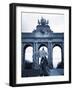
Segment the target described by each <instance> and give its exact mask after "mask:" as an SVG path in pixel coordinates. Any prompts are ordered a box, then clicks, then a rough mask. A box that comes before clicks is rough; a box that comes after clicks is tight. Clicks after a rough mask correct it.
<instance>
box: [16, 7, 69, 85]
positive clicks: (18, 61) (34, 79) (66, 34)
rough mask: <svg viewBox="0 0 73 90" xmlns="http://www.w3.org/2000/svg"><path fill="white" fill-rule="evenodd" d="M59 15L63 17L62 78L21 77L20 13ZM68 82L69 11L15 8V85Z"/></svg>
mask: <svg viewBox="0 0 73 90" xmlns="http://www.w3.org/2000/svg"><path fill="white" fill-rule="evenodd" d="M22 11H23V12H38V11H39V12H40V13H47V12H48V13H52V12H53V13H60V14H64V15H65V31H64V76H49V77H28V78H22V77H21V12H22ZM68 80H69V11H68V10H67V9H65V10H63V9H52V8H46V9H44V8H32V7H18V6H17V7H16V84H25V83H38V82H58V81H68Z"/></svg>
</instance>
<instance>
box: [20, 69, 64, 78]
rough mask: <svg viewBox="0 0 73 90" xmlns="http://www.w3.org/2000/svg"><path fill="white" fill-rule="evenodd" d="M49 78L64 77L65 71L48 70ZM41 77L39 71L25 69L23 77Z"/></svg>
mask: <svg viewBox="0 0 73 90" xmlns="http://www.w3.org/2000/svg"><path fill="white" fill-rule="evenodd" d="M47 72H48V76H57V75H64V69H50V70H48V69H47ZM32 76H40V71H39V70H33V69H27V70H26V69H25V70H24V73H23V75H22V77H32Z"/></svg>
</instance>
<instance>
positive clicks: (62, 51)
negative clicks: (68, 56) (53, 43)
mask: <svg viewBox="0 0 73 90" xmlns="http://www.w3.org/2000/svg"><path fill="white" fill-rule="evenodd" d="M61 53H62V63H64V45H63V44H62V50H61Z"/></svg>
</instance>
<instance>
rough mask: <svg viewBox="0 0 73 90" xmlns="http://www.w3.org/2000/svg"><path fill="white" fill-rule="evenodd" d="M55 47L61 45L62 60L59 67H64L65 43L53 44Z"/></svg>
mask: <svg viewBox="0 0 73 90" xmlns="http://www.w3.org/2000/svg"><path fill="white" fill-rule="evenodd" d="M55 47H59V48H60V50H61V51H60V52H61V62H59V63H58V65H57V68H58V67H59V68H64V47H63V44H62V43H55V44H53V47H52V48H53V49H54V48H55ZM53 49H52V50H53Z"/></svg>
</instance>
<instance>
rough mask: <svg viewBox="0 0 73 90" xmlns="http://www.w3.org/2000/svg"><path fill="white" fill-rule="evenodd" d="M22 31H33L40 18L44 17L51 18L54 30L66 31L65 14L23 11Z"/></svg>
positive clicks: (50, 21) (50, 24) (51, 25)
mask: <svg viewBox="0 0 73 90" xmlns="http://www.w3.org/2000/svg"><path fill="white" fill-rule="evenodd" d="M21 17H22V21H21V22H22V24H21V25H22V32H32V31H33V30H34V29H36V26H37V24H38V19H39V20H40V19H41V17H43V18H44V19H46V20H49V26H50V28H51V30H52V31H54V32H64V29H65V27H64V26H65V25H64V23H65V19H64V15H63V14H54V13H53V14H52V13H49V14H39V13H22V16H21Z"/></svg>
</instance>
